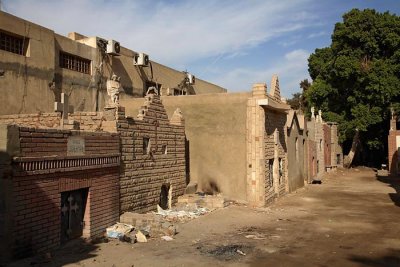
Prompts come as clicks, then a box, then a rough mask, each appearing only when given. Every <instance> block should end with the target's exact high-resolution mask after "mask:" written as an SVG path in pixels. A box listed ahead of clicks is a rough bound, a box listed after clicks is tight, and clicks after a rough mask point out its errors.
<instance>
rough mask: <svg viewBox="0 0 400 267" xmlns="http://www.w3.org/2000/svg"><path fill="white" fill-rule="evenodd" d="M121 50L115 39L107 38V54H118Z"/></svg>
mask: <svg viewBox="0 0 400 267" xmlns="http://www.w3.org/2000/svg"><path fill="white" fill-rule="evenodd" d="M120 51H121V45H120V44H119V42H117V41H115V40H109V41H108V44H107V54H110V55H113V56H118V55H119V53H120Z"/></svg>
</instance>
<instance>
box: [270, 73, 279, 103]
mask: <svg viewBox="0 0 400 267" xmlns="http://www.w3.org/2000/svg"><path fill="white" fill-rule="evenodd" d="M271 96H272V97H273V98H274V99H275V100H276V101H278V102H281V90H280V89H279V79H278V75H276V74H274V75H272V80H271Z"/></svg>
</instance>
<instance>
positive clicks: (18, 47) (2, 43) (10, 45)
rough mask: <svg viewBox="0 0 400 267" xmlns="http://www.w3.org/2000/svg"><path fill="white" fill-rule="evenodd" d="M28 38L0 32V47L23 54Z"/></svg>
mask: <svg viewBox="0 0 400 267" xmlns="http://www.w3.org/2000/svg"><path fill="white" fill-rule="evenodd" d="M28 41H29V39H28V38H24V37H20V36H15V35H11V34H8V33H5V32H0V49H1V50H4V51H8V52H11V53H14V54H18V55H25V47H27V43H28Z"/></svg>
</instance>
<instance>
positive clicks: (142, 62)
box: [133, 53, 150, 66]
mask: <svg viewBox="0 0 400 267" xmlns="http://www.w3.org/2000/svg"><path fill="white" fill-rule="evenodd" d="M149 63H150V60H149V56H148V55H146V54H145V53H139V54H136V55H135V56H134V57H133V64H134V65H136V66H148V65H149Z"/></svg>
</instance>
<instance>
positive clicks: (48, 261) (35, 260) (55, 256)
mask: <svg viewBox="0 0 400 267" xmlns="http://www.w3.org/2000/svg"><path fill="white" fill-rule="evenodd" d="M100 242H103V241H102V240H95V241H93V242H87V241H85V240H83V239H81V238H78V239H75V240H70V241H68V242H67V243H66V244H64V245H62V246H60V247H59V248H58V249H56V250H54V251H52V252H51V253H46V254H45V255H43V254H39V255H36V256H33V257H30V258H25V259H21V260H17V261H14V262H12V263H10V264H9V265H8V266H9V267H19V266H38V267H39V266H40V267H44V266H64V265H66V264H72V263H79V262H80V261H82V260H85V259H89V258H93V257H96V250H97V248H98V245H97V244H98V243H100ZM94 261H95V260H94Z"/></svg>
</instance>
